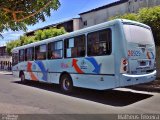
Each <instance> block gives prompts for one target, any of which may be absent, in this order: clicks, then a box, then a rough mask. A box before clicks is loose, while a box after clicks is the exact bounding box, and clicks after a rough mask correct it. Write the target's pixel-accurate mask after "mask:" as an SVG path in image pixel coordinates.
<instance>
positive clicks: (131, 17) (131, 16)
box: [109, 13, 138, 21]
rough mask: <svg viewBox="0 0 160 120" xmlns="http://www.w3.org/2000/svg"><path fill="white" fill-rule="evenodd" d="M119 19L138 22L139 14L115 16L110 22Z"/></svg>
mask: <svg viewBox="0 0 160 120" xmlns="http://www.w3.org/2000/svg"><path fill="white" fill-rule="evenodd" d="M118 18H121V19H129V20H134V21H137V20H138V17H137V14H135V13H126V14H124V15H118V16H113V17H111V18H109V20H113V19H118Z"/></svg>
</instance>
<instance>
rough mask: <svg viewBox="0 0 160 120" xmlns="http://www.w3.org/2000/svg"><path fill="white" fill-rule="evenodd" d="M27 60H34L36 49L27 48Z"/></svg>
mask: <svg viewBox="0 0 160 120" xmlns="http://www.w3.org/2000/svg"><path fill="white" fill-rule="evenodd" d="M25 60H26V61H31V60H34V48H33V47H31V48H27V49H26V50H25Z"/></svg>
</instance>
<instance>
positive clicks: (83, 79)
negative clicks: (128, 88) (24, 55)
mask: <svg viewBox="0 0 160 120" xmlns="http://www.w3.org/2000/svg"><path fill="white" fill-rule="evenodd" d="M71 77H72V80H73V85H74V86H77V87H82V88H90V89H97V90H106V89H111V88H115V87H116V86H115V77H114V76H104V75H85V74H71Z"/></svg>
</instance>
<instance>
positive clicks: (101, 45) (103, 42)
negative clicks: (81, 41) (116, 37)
mask: <svg viewBox="0 0 160 120" xmlns="http://www.w3.org/2000/svg"><path fill="white" fill-rule="evenodd" d="M87 39H88V45H87V48H88V56H101V55H110V54H111V49H112V48H111V41H112V39H111V30H110V29H106V30H101V31H97V32H93V33H89V34H88V36H87Z"/></svg>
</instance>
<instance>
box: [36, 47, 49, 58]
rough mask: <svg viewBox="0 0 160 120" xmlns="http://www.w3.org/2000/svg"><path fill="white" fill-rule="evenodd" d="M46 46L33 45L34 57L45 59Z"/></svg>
mask: <svg viewBox="0 0 160 120" xmlns="http://www.w3.org/2000/svg"><path fill="white" fill-rule="evenodd" d="M46 52H47V46H46V45H40V46H36V47H35V59H36V60H45V59H46Z"/></svg>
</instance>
